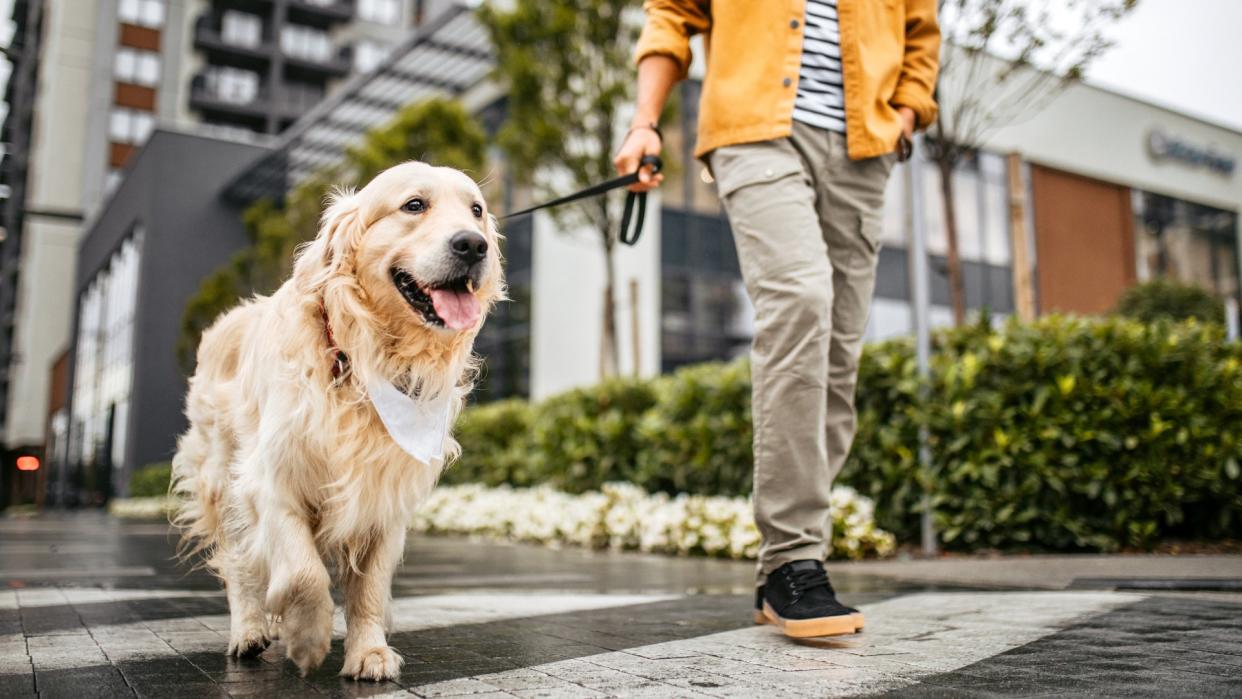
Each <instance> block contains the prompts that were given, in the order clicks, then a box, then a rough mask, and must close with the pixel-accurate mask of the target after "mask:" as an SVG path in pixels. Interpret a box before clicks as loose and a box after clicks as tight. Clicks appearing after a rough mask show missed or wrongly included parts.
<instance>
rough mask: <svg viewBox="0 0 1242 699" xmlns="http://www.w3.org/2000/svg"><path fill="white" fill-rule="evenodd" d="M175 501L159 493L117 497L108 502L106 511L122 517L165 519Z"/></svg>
mask: <svg viewBox="0 0 1242 699" xmlns="http://www.w3.org/2000/svg"><path fill="white" fill-rule="evenodd" d="M175 504H176V502H174V501H173V499H172V498H170V497H167V496H164V495H160V496H158V497H147V498H118V499H115V500H110V501H109V502H108V512H109V513H110V514H111V515H112V516H113V517H121V518H123V519H167V518H168V515H169V513H170V512H172V510H173V506H174V505H175Z"/></svg>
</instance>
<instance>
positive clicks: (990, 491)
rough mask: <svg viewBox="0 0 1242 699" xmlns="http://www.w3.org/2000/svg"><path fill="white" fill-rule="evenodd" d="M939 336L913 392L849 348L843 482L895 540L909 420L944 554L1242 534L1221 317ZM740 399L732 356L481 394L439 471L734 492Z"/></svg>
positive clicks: (904, 531) (740, 458) (1237, 398)
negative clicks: (921, 435) (641, 373)
mask: <svg viewBox="0 0 1242 699" xmlns="http://www.w3.org/2000/svg"><path fill="white" fill-rule="evenodd" d="M936 345H937V346H936V352H935V354H934V357H933V379H932V382H931V385H930V386H929V387H928V390H927V396H928V398H927V400H926V402H925V403H921V402H920V401H919V400H918V399H917V396H918V394H919V381H918V378H917V372H916V370H915V364H914V358H913V348H912V345H911V344H910V343H909V342H908V341H901V340H899V341H891V342H886V343H882V344H878V345H873V346H871V347H869V348H868V349H867V351H866V352H865V353H864V356H863V360H862V366H861V371H860V377H859V388H858V407H859V433H858V437H857V439H856V441H855V445H854V451H853V453H852V455H851V458H850V461H849V463H848V464H847V465H846V467H845V470H844V471H843V473H842V475H841V478H840V482H842V483H844V484H848V485H851V486H854V487H855V488H857V489H858V490H859V491H860V492H862V493H864V494H866V495H869V496H871V497H873V498H875V500H876V503H877V519H878V522H879V524H880V526H882V527H883V528H885V529H887V530H889V531H892V532H894V533H896V534H897V536H898V538H899V539H901V540H904V541H908V542H913V541H916V540H917V535H918V520H919V511H918V503H919V499H920V497H921V494H922V485H921V483H922V482H923V480H922V477H923V476H924V475H925V474H920V473H919V470H918V468H917V459H916V447H915V445H916V442H917V440H916V435H917V433H918V426H919V424H920V423H921V422H922V421H926V424H927V426H928V429H929V434H930V437H931V440H930V441H931V446H932V451H933V459H934V462H935V463H934V471H933V473H931V474H926V475H928V476H929V481H928V482H929V483H930V484H931V486H932V490H933V493H934V497H933V504H934V506H935V519H936V523H937V526H938V529H939V531H940V532H941V536H942V539H943V541H944V543H945V544H946V545H947V546H949V547H951V548H978V547H1002V548H1003V547H1014V546H1020V547H1029V548H1040V549H1056V550H1075V549H1079V550H1082V549H1085V550H1101V551H1109V550H1115V549H1117V548H1119V547H1121V546H1127V545H1136V546H1146V545H1150V544H1152V543H1153V542H1155V541H1157V540H1158V539H1161V538H1165V537H1184V538H1218V537H1238V536H1242V469H1240V468H1239V464H1240V463H1242V439H1240V438H1239V437H1238V435H1237V426H1238V425H1239V424H1242V345H1239V344H1238V343H1226V342H1225V341H1224V338H1223V337H1222V331H1221V329H1220V327H1219V326H1217V325H1215V324H1206V325H1204V324H1198V323H1196V322H1193V321H1191V322H1186V323H1170V322H1165V321H1160V322H1156V323H1154V324H1151V325H1145V324H1141V323H1137V322H1134V321H1130V320H1125V319H1121V318H1109V319H1101V320H1084V319H1075V318H1065V317H1056V316H1053V317H1048V318H1045V319H1042V320H1040V321H1038V322H1035V323H1032V324H1028V325H1023V324H1018V323H1010V324H1008V325H1006V326H1005V327H1004V328H1003V329H1002V330H1000V331H995V332H994V331H992V330H990V329H987V328H984V327H979V326H975V327H969V328H962V329H957V330H953V331H950V332H947V333H944V334H941V335H939V336H938V337H937V341H936ZM749 410H750V384H749V373H748V371H747V366H746V364H745V363H744V362H738V363H733V364H708V365H702V366H697V367H691V368H688V369H684V370H682V371H679V372H677V373H675V374H672V375H670V376H665V377H661V378H658V379H655V380H652V381H649V382H636V381H618V382H612V383H608V384H604V385H602V386H600V387H597V388H592V389H582V390H577V391H572V392H570V393H567V394H563V395H560V396H556V397H554V398H551V399H549V400H547V401H544V402H543V403H540V404H537V405H534V406H530V405H527V404H525V403H521V402H514V401H509V402H505V403H500V404H493V405H486V406H480V407H474V408H471V409H469V410H467V411H466V413H465V414H464V415H463V417H462V420H461V422H460V423H459V426H458V430H459V432H458V435H459V438H460V439H461V441H462V444H463V445H464V452H465V453H464V456H463V459H462V461H460V462H459V463H458V464H456V465H454V466H453V467H451V468H450V469H449V471H448V473H447V474H446V479H448V480H450V481H453V482H470V481H478V482H483V483H487V484H490V485H496V484H501V483H509V484H512V485H519V486H522V485H532V484H536V483H545V482H546V483H550V484H552V485H555V486H556V487H558V488H563V489H566V490H569V491H572V492H580V491H582V490H586V489H591V488H598V487H599V486H600V485H601V484H602V483H604V482H607V481H616V480H627V481H631V482H634V483H636V484H638V485H640V486H642V487H644V488H646V489H648V490H649V491H653V492H654V491H665V492H682V491H684V492H691V493H703V494H726V495H738V494H745V493H748V492H749V491H750V487H751V450H750V445H751V430H750V412H749Z"/></svg>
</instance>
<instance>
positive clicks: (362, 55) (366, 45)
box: [354, 41, 390, 73]
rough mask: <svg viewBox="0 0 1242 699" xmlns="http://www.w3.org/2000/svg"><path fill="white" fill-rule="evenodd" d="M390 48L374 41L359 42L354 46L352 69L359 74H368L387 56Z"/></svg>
mask: <svg viewBox="0 0 1242 699" xmlns="http://www.w3.org/2000/svg"><path fill="white" fill-rule="evenodd" d="M389 50H390V48H389V47H388V46H386V45H384V44H377V43H375V42H374V41H359V42H358V43H357V44H354V69H355V70H357V71H358V72H359V73H369V72H371V71H372V70H374V69H375V66H378V65H379V64H380V63H381V62H382V61H383V60H384V57H385V56H387V55H388V52H389Z"/></svg>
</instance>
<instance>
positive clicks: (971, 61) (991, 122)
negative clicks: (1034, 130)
mask: <svg viewBox="0 0 1242 699" xmlns="http://www.w3.org/2000/svg"><path fill="white" fill-rule="evenodd" d="M1137 5H1138V0H940V5H939V6H940V26H941V34H942V36H943V37H944V49H943V50H942V56H941V64H940V81H939V83H938V84H937V86H936V98H937V100H938V102H939V104H940V114H939V116H938V117H937V119H936V122H935V123H934V124H933V125H932V126H931V128H930V129H929V136H930V138H928V140H927V153H928V156H929V157H930V158H931V160H932V161H933V162H934V163H935V164H936V169H937V170H938V171H939V173H940V193H941V197H942V199H943V205H944V225H945V236H946V238H947V244H948V276H949V294H950V297H951V300H952V304H953V320H954V323H955V324H957V325H962V324H963V323H964V322H965V319H966V294H965V287H964V285H963V282H962V262H961V256H960V254H959V252H958V235H957V234H958V230H957V211H956V207H955V205H954V199H953V171H954V169H955V168H956V167H957V166H958V164H959V163H960V162H961V161H962V160H963V159H964V158H966V157H968V156H970V155H972V154H973V153H975V152H976V151H977V150H978V149H979V147H980V145H981V144H982V143H983V140H984V139H985V138H987V136H988V134H990V133H991V132H992V131H994V130H996V129H998V128H1000V127H1003V126H1008V125H1011V124H1015V123H1019V122H1020V121H1022V120H1024V119H1029V118H1030V117H1032V116H1034V115H1035V114H1036V113H1038V112H1039V111H1040V110H1041V109H1043V108H1044V107H1045V106H1047V104H1048V103H1049V102H1050V101H1051V100H1052V99H1053V98H1054V97H1056V96H1057V94H1059V93H1060V92H1061V91H1062V90H1064V89H1065V88H1066V87H1068V86H1069V85H1071V84H1074V83H1076V82H1079V81H1081V80H1082V78H1083V75H1084V74H1085V73H1086V71H1087V68H1088V67H1089V66H1090V65H1091V64H1092V63H1093V62H1094V61H1095V60H1096V59H1097V58H1099V57H1100V56H1101V55H1102V54H1104V53H1105V52H1106V51H1107V50H1108V49H1109V48H1110V47H1111V46H1112V41H1111V40H1110V39H1109V37H1108V35H1107V31H1108V30H1109V28H1110V27H1111V26H1112V25H1113V24H1114V23H1115V22H1117V21H1118V20H1119V19H1121V18H1122V17H1123V16H1125V14H1126V13H1128V12H1130V11H1131V10H1133V9H1134V8H1135V6H1137Z"/></svg>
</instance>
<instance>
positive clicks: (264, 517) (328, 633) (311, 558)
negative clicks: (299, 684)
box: [259, 498, 332, 677]
mask: <svg viewBox="0 0 1242 699" xmlns="http://www.w3.org/2000/svg"><path fill="white" fill-rule="evenodd" d="M260 513H261V514H260V519H259V529H260V531H259V535H260V537H261V538H260V539H259V542H260V544H259V545H260V546H262V547H264V549H265V552H266V558H267V561H268V565H269V570H270V571H271V581H270V582H269V584H268V587H267V609H268V611H270V612H271V613H273V614H277V615H279V616H280V617H281V621H280V635H281V639H282V640H283V641H284V643H285V654H286V655H287V656H288V657H289V659H290V660H292V661H293V662H294V663H295V664H296V665H297V666H298V669H299V670H301V672H302V676H303V677H305V676H306V674H307V673H309V672H310V671H311V670H313V669H315V668H316V667H319V664H320V663H322V662H323V659H324V656H326V655H327V654H328V648H329V646H330V645H331V643H332V592H331V578H330V576H329V575H328V569H327V568H326V567H325V566H324V564H323V560H322V559H321V558H320V557H319V551H318V550H317V549H316V548H315V540H314V535H313V534H312V533H311V528H310V525H309V524H307V521H306V519H305V518H304V517H302V516H301V515H300V514H299V513H298V511H297V510H296V509H295V508H293V507H292V506H290V504H289V503H287V502H283V501H281V500H280V499H279V498H273V499H272V500H270V501H269V502H267V503H266V505H265V506H264V507H262V508H260Z"/></svg>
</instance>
